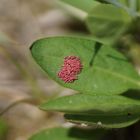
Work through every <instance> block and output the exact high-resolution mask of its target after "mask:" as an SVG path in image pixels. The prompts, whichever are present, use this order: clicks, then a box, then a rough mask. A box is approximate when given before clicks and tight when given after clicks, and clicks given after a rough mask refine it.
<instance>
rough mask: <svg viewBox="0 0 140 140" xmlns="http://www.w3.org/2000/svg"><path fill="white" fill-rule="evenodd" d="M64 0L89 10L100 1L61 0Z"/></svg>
mask: <svg viewBox="0 0 140 140" xmlns="http://www.w3.org/2000/svg"><path fill="white" fill-rule="evenodd" d="M61 1H62V2H64V3H66V4H69V5H71V6H73V7H75V8H78V9H80V10H83V11H85V12H89V11H90V10H92V8H93V7H94V6H95V5H97V4H98V3H97V2H95V1H93V0H61Z"/></svg>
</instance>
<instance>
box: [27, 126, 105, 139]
mask: <svg viewBox="0 0 140 140" xmlns="http://www.w3.org/2000/svg"><path fill="white" fill-rule="evenodd" d="M105 133H106V131H104V130H94V129H91V130H90V129H80V128H74V127H73V128H61V127H58V128H51V129H48V130H44V131H41V132H39V133H37V134H35V135H33V136H32V137H31V138H30V139H29V140H100V139H101V137H102V136H103V135H104V134H105Z"/></svg>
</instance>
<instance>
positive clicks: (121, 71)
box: [31, 0, 140, 140]
mask: <svg viewBox="0 0 140 140" xmlns="http://www.w3.org/2000/svg"><path fill="white" fill-rule="evenodd" d="M62 1H63V2H65V3H67V4H70V5H72V6H74V7H76V8H79V9H80V10H82V11H84V12H85V13H86V15H87V16H86V18H85V21H86V25H87V27H88V28H89V31H91V36H90V37H88V36H86V37H80V36H78V37H68V36H67V37H50V38H45V39H40V40H37V41H35V42H34V43H33V44H32V46H31V53H32V56H33V58H34V59H35V60H36V62H37V63H38V64H39V65H40V66H41V67H42V68H43V69H44V71H46V72H47V74H48V75H49V76H50V77H51V78H52V79H53V80H55V81H56V82H58V83H59V84H60V85H62V86H64V87H67V88H71V89H74V90H76V91H77V92H78V93H77V94H76V95H71V96H65V97H60V98H57V99H53V100H50V101H48V102H47V103H43V104H41V105H40V109H43V110H46V111H58V112H64V113H65V115H64V117H65V118H66V119H67V120H68V121H70V122H73V123H78V124H83V123H84V125H87V126H93V127H96V126H97V127H100V128H122V127H127V126H129V125H132V124H134V123H135V122H137V121H139V119H140V101H139V99H136V97H137V96H139V95H140V92H139V90H140V76H139V75H138V73H137V72H136V70H135V68H134V67H133V66H132V64H130V62H129V60H128V58H127V57H125V56H124V55H123V54H122V53H120V52H119V51H118V50H117V49H116V46H117V45H118V44H119V43H120V42H121V41H122V42H123V43H124V44H125V43H126V40H129V39H130V38H131V41H130V44H132V42H139V40H138V39H137V38H135V37H134V33H136V32H138V33H139V31H138V30H137V31H136V28H137V29H139V26H138V27H136V28H135V27H134V26H133V24H134V22H136V23H137V22H138V21H139V20H140V19H139V18H140V13H139V10H140V3H139V0H132V1H131V0H130V1H129V0H128V1H125V0H97V1H94V0H86V1H85V0H62ZM66 58H68V59H69V60H68V61H67V60H66ZM75 59H76V61H75ZM77 61H78V62H77ZM79 63H81V64H79ZM76 65H81V66H76ZM79 67H80V69H79V71H78V72H77V69H78V68H79ZM59 72H61V74H60V73H59ZM71 79H72V80H71ZM72 129H73V128H69V129H66V130H65V129H64V128H55V129H51V130H48V131H43V132H41V133H39V134H37V135H35V136H33V137H32V138H31V140H47V139H51V140H57V139H63V140H75V139H78V140H79V139H81V140H82V139H88V140H90V139H93V137H92V136H90V134H89V133H88V135H89V136H90V137H86V136H84V135H83V136H82V137H80V138H79V137H77V135H75V136H74V137H73V136H71V135H69V133H70V132H71V131H72ZM59 131H61V132H60V133H61V134H60V136H59V138H58V132H59ZM75 131H76V130H75ZM82 131H85V130H82ZM86 131H87V130H86ZM92 131H93V132H94V131H95V130H92ZM77 132H78V131H77ZM75 133H76V132H75ZM100 133H102V134H104V133H105V132H102V130H101V131H100ZM85 134H86V135H87V133H85ZM100 136H101V134H100ZM94 139H100V137H97V138H96V136H95V137H94Z"/></svg>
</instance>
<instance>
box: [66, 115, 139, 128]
mask: <svg viewBox="0 0 140 140" xmlns="http://www.w3.org/2000/svg"><path fill="white" fill-rule="evenodd" d="M65 118H66V119H67V120H69V121H70V122H74V123H78V124H79V123H81V124H83V123H84V124H85V125H87V126H88V125H89V126H91V125H92V126H95V127H99V128H123V127H127V126H130V125H132V124H134V123H136V122H137V121H139V119H140V117H139V115H132V116H131V115H130V116H129V115H127V116H121V115H118V116H117V115H115V116H110V115H106V116H102V115H94V116H92V115H75V114H66V115H65Z"/></svg>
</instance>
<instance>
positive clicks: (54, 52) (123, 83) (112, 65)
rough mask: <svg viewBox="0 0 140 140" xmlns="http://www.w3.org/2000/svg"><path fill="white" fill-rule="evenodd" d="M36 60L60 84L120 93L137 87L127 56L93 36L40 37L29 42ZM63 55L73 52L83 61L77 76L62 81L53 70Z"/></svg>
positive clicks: (73, 87)
mask: <svg viewBox="0 0 140 140" xmlns="http://www.w3.org/2000/svg"><path fill="white" fill-rule="evenodd" d="M31 53H32V56H33V57H34V59H35V60H36V62H37V63H38V64H39V65H40V66H41V67H42V68H43V69H44V70H45V71H46V72H47V73H48V75H49V76H50V77H51V78H52V79H54V80H55V81H57V82H58V83H59V84H61V85H62V86H64V87H67V88H71V89H74V90H77V91H80V92H82V93H87V92H88V93H94V94H95V93H97V94H120V93H122V92H124V91H126V90H128V89H131V88H133V89H135V88H137V89H140V77H139V75H138V74H137V72H136V71H135V70H134V68H133V67H132V65H131V64H129V62H128V60H127V59H126V58H125V57H124V56H123V55H122V54H120V53H119V52H117V51H116V50H115V49H113V48H111V47H109V46H101V45H100V44H99V43H95V41H93V40H89V39H84V38H77V37H51V38H46V39H40V40H38V41H36V42H34V43H33V45H32V46H31ZM66 56H77V57H79V58H80V59H81V62H82V64H83V69H82V72H81V73H80V74H79V75H78V80H75V81H74V82H73V83H65V82H64V81H62V80H61V79H60V78H59V77H58V76H57V73H58V71H59V70H60V69H61V67H62V65H63V61H64V58H65V57H66Z"/></svg>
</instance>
